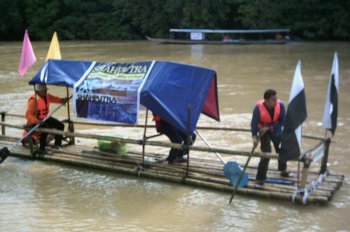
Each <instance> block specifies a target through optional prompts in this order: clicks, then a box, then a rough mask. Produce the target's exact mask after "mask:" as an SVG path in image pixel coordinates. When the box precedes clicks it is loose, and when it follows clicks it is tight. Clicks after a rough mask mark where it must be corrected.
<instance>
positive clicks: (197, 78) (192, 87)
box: [29, 60, 220, 133]
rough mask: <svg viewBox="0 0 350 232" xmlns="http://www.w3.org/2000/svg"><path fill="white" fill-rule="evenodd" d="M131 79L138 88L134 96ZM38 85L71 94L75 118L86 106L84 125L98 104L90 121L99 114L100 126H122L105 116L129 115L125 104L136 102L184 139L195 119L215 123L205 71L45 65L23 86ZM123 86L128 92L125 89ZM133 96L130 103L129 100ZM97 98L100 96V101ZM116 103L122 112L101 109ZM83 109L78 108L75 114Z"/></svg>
mask: <svg viewBox="0 0 350 232" xmlns="http://www.w3.org/2000/svg"><path fill="white" fill-rule="evenodd" d="M107 71H108V72H109V73H108V74H107ZM132 72H138V73H137V74H135V73H132ZM140 72H142V73H143V74H142V73H140ZM111 73H113V74H111ZM141 74H142V75H141ZM134 79H135V80H136V79H137V81H136V82H137V83H138V86H137V89H136V90H135V88H136V87H135V86H136V85H135V83H136V82H135V81H134ZM140 80H141V81H140ZM88 81H90V82H88ZM112 81H114V82H112ZM123 81H124V82H123ZM38 83H40V84H49V85H57V86H67V87H71V88H73V109H75V108H74V107H75V106H76V109H77V111H78V113H77V114H78V115H76V116H77V117H80V116H81V115H80V116H79V104H80V103H81V102H84V103H86V102H87V101H90V103H89V104H90V105H89V107H90V108H89V109H88V110H85V111H86V112H85V113H84V111H83V113H80V114H86V115H87V117H86V119H92V120H94V121H95V120H96V119H97V118H96V117H89V116H88V115H89V114H90V110H91V109H94V110H96V109H97V106H96V102H98V104H99V105H98V109H97V110H98V111H95V112H94V113H93V114H94V115H96V114H101V112H102V109H103V110H104V111H105V112H106V117H105V118H103V119H104V121H113V122H118V123H121V122H123V121H118V120H117V118H118V117H117V116H115V114H113V116H111V111H113V112H114V111H116V110H115V109H118V110H117V111H122V110H125V112H130V111H133V109H134V108H132V109H131V108H130V99H134V100H135V101H137V102H139V103H140V104H141V105H143V106H145V107H146V108H148V109H150V110H151V111H152V112H153V113H155V114H157V115H159V116H160V117H161V118H163V119H164V120H166V121H167V122H169V123H170V124H172V125H174V126H175V127H176V128H177V129H179V130H181V131H182V132H184V133H187V132H190V133H193V132H194V130H195V128H196V125H197V122H198V119H199V116H200V113H204V114H205V115H207V116H209V117H211V118H213V119H215V120H217V121H220V114H219V104H218V93H217V76H216V72H215V70H212V69H208V68H203V67H198V66H193V65H187V64H181V63H175V62H169V61H143V62H135V63H107V62H93V61H76V60H48V61H47V62H46V63H45V64H44V65H43V66H42V67H41V68H40V70H39V71H38V73H37V74H36V75H35V76H34V77H33V79H32V80H30V81H29V84H31V85H33V84H38ZM89 83H90V84H89ZM91 83H93V84H91ZM126 83H128V85H130V86H131V87H130V86H125V85H126ZM102 87H103V88H104V89H101V88H102ZM131 90H135V91H134V92H133V91H131ZM135 92H137V96H136V95H135V96H136V97H135V96H134V95H133V93H135ZM101 93H103V94H104V95H103V97H101ZM107 94H108V96H107ZM123 97H128V99H127V100H125V98H124V99H123ZM120 99H121V104H122V105H123V104H124V105H123V107H124V106H125V104H126V102H127V105H128V106H127V108H123V107H118V108H115V107H114V108H109V110H108V107H107V106H106V105H109V104H110V103H117V104H118V101H119V100H120ZM92 105H93V107H92ZM85 106H86V104H83V107H80V108H84V107H85ZM85 108H86V107H85ZM136 108H137V110H138V109H139V107H136ZM111 109H113V110H111ZM96 112H99V113H96ZM74 113H76V112H74ZM86 115H85V116H86ZM189 115H190V117H189ZM119 117H121V116H119ZM122 118H125V117H124V116H123V117H122ZM129 123H130V122H129ZM136 123H137V120H136Z"/></svg>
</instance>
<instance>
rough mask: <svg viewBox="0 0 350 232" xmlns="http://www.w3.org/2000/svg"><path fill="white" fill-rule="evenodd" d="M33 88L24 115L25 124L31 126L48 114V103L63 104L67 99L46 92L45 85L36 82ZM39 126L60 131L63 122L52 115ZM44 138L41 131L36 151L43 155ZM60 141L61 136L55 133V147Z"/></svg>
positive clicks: (62, 128)
mask: <svg viewBox="0 0 350 232" xmlns="http://www.w3.org/2000/svg"><path fill="white" fill-rule="evenodd" d="M34 89H35V93H34V94H33V95H32V96H30V98H29V100H28V105H27V111H26V115H25V116H26V119H27V125H28V126H29V127H33V126H35V125H36V124H38V123H42V120H43V119H44V118H46V116H47V115H48V114H49V106H50V103H59V104H65V103H66V102H67V100H68V99H67V98H59V97H56V96H53V95H51V94H49V93H47V88H46V85H42V84H36V85H35V86H34ZM40 127H41V128H54V129H57V130H62V131H63V130H64V124H63V123H62V122H60V121H59V120H57V119H55V118H53V117H49V118H48V119H47V120H46V121H45V122H44V123H42V125H40ZM46 138H47V133H41V135H40V149H39V151H38V152H39V154H42V155H44V154H45V153H46V151H45V146H46ZM61 143H62V136H61V135H55V148H59V146H61Z"/></svg>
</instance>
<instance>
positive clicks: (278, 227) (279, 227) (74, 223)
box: [0, 41, 350, 231]
mask: <svg viewBox="0 0 350 232" xmlns="http://www.w3.org/2000/svg"><path fill="white" fill-rule="evenodd" d="M32 45H33V48H34V50H35V53H36V57H37V62H36V64H35V65H34V66H33V67H32V68H31V69H30V70H29V72H27V74H26V75H25V77H23V78H21V77H19V76H18V72H17V69H18V62H19V57H20V52H21V43H20V42H0V110H6V111H8V112H10V113H19V114H24V112H25V108H26V103H27V99H28V97H29V96H30V95H31V93H32V90H33V88H32V87H31V86H29V85H28V81H29V80H30V79H31V77H33V75H35V73H36V72H37V71H38V70H39V68H40V67H41V65H42V64H43V62H44V60H45V57H46V52H47V50H48V46H49V42H33V43H32ZM60 46H61V53H62V57H63V58H64V59H80V60H95V61H114V62H132V61H151V60H168V61H176V62H182V63H187V64H193V65H198V66H203V67H208V68H212V69H215V70H216V71H217V76H218V89H219V105H220V112H221V119H222V120H221V123H216V122H214V121H213V120H211V119H208V118H206V117H205V116H201V118H200V121H199V124H200V125H214V126H224V127H240V128H249V123H250V118H251V111H252V109H253V106H254V104H255V102H256V101H257V100H258V99H260V98H262V95H263V92H264V91H265V89H267V88H275V89H276V90H277V91H278V96H279V97H280V99H281V100H283V101H284V102H285V103H287V102H288V98H289V92H290V88H291V82H292V78H293V73H294V70H295V66H296V64H297V62H298V60H301V62H302V75H303V79H304V83H305V91H306V97H307V108H308V118H307V121H306V122H305V123H304V125H303V131H304V132H305V133H306V134H313V135H318V136H324V130H323V129H322V128H321V121H322V114H323V107H324V101H325V94H326V90H327V85H328V80H329V75H330V70H331V65H332V59H333V54H334V52H336V51H337V52H338V54H339V61H340V95H339V117H338V128H337V131H336V134H335V136H334V139H333V140H334V143H332V145H331V148H330V157H329V170H330V171H331V172H333V173H342V174H344V175H345V182H344V184H343V186H342V188H341V189H340V191H339V192H337V193H336V194H335V196H334V198H333V199H332V201H331V202H330V203H329V204H328V205H327V206H318V205H312V206H300V205H295V204H293V203H290V202H280V201H273V200H263V199H256V198H250V197H244V196H236V197H235V199H234V201H233V203H232V204H231V205H229V204H228V200H229V197H230V195H229V194H227V193H221V192H216V191H210V190H205V189H198V188H192V187H186V186H182V185H175V184H169V183H164V182H158V181H154V180H147V179H141V178H136V177H130V176H124V175H119V174H115V173H108V172H102V171H96V170H90V169H82V168H76V167H71V166H64V165H58V164H51V163H45V162H41V161H35V162H33V161H28V160H21V159H17V158H8V159H7V160H6V161H5V162H4V163H2V164H1V165H0V231H350V221H349V215H350V181H349V178H348V177H349V175H350V168H349V167H350V145H349V141H350V107H349V106H350V45H349V43H346V42H317V43H294V44H288V45H246V46H239V45H161V44H154V43H151V42H145V41H140V42H95V41H79V42H65V41H62V42H60ZM50 91H51V92H53V93H55V94H56V95H61V96H64V94H65V90H62V89H59V88H54V87H50ZM64 114H65V112H64V111H60V112H59V113H58V114H57V117H59V118H61V117H64ZM11 120H12V121H11ZM10 122H14V123H16V124H21V123H22V124H23V123H24V121H23V120H20V119H10ZM79 129H81V131H84V130H94V131H96V133H99V132H101V133H102V132H103V129H102V128H101V129H99V128H78V130H79ZM111 130H112V132H113V130H114V129H113V128H112V129H111ZM6 133H7V134H11V135H16V136H20V132H19V131H18V130H13V129H7V131H6ZM122 133H123V132H122ZM124 133H125V131H124ZM205 136H206V137H207V138H208V140H209V141H210V142H211V143H212V144H213V145H214V146H215V147H225V148H232V149H242V150H244V149H245V150H247V151H248V150H249V149H250V148H251V144H252V142H251V138H250V136H249V135H245V136H241V135H240V134H237V133H232V132H231V133H226V134H224V133H218V132H217V133H216V134H211V133H208V132H207V133H205ZM227 141H228V142H227ZM78 142H79V141H78ZM198 145H203V144H201V143H200V141H199V142H198ZM166 152H167V151H165V153H166ZM213 156H214V155H213Z"/></svg>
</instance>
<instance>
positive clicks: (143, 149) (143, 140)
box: [142, 108, 148, 168]
mask: <svg viewBox="0 0 350 232" xmlns="http://www.w3.org/2000/svg"><path fill="white" fill-rule="evenodd" d="M147 122H148V108H147V109H146V119H145V128H144V130H143V139H142V167H143V168H144V166H145V148H146V140H147V137H146V131H147Z"/></svg>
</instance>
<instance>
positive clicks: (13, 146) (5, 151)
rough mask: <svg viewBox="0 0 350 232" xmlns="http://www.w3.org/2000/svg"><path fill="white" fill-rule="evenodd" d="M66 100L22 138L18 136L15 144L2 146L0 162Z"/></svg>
mask: <svg viewBox="0 0 350 232" xmlns="http://www.w3.org/2000/svg"><path fill="white" fill-rule="evenodd" d="M70 98H72V96H70V97H69V98H68V99H67V101H68V100H69V99H70ZM65 104H66V102H64V103H62V104H60V105H59V106H57V107H56V108H55V109H54V110H53V111H51V112H50V113H49V114H48V115H47V116H46V117H45V118H44V119H43V120H42V121H41V122H40V123H38V124H36V125H35V126H34V127H33V128H32V129H30V131H28V133H27V134H26V135H24V136H23V137H22V138H20V139H19V140H18V141H17V142H16V143H15V144H13V145H12V146H11V147H9V148H7V147H3V148H2V149H1V150H0V163H2V162H4V160H5V159H6V158H7V157H8V156H9V155H10V154H11V151H12V150H13V149H14V148H15V147H16V146H17V145H18V144H20V143H21V142H22V141H23V140H25V139H26V138H28V137H29V136H30V135H31V134H32V133H33V132H34V131H35V130H36V129H37V128H38V127H39V126H41V125H42V124H43V123H44V122H45V121H46V120H47V119H48V118H50V117H51V115H53V114H54V113H56V111H57V110H59V109H60V108H61V107H62V106H63V105H65Z"/></svg>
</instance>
